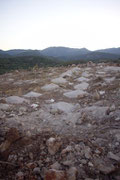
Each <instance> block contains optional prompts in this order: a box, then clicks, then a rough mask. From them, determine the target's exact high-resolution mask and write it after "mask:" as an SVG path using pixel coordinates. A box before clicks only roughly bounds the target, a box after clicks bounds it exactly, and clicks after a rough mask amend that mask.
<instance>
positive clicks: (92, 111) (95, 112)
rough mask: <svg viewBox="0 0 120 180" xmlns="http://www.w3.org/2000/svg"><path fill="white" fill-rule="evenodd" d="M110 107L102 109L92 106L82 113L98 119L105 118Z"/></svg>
mask: <svg viewBox="0 0 120 180" xmlns="http://www.w3.org/2000/svg"><path fill="white" fill-rule="evenodd" d="M107 109H108V107H104V106H103V107H100V106H91V107H86V108H84V109H83V110H82V111H84V112H86V113H87V114H88V115H90V116H93V117H96V118H103V117H104V116H105V115H106V111H107Z"/></svg>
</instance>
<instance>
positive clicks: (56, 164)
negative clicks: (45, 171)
mask: <svg viewBox="0 0 120 180" xmlns="http://www.w3.org/2000/svg"><path fill="white" fill-rule="evenodd" d="M50 167H51V169H56V170H60V169H61V165H60V164H59V163H58V162H55V163H54V164H52V165H51V166H50Z"/></svg>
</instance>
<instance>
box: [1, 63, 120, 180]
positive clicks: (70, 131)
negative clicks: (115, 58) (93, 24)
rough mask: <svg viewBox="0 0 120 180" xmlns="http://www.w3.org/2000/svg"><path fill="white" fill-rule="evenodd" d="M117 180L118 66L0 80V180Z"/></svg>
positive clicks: (119, 135)
mask: <svg viewBox="0 0 120 180" xmlns="http://www.w3.org/2000/svg"><path fill="white" fill-rule="evenodd" d="M7 179H17V180H24V179H25V180H84V179H85V180H109V179H110V180H120V66H119V64H117V65H116V64H104V63H102V64H97V65H96V64H92V63H89V64H84V65H78V66H75V65H72V66H68V67H52V68H51V67H50V68H40V69H33V71H14V72H12V73H6V74H4V75H1V76H0V180H7Z"/></svg>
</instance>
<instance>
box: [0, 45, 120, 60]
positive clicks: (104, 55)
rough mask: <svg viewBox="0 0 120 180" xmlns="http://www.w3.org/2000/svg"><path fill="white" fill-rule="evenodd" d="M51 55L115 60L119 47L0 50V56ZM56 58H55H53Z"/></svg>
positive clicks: (78, 58)
mask: <svg viewBox="0 0 120 180" xmlns="http://www.w3.org/2000/svg"><path fill="white" fill-rule="evenodd" d="M25 56H32V57H33V56H36V57H42V56H45V57H51V58H53V59H54V58H57V60H59V61H61V60H65V61H69V60H70V61H73V60H100V59H102V60H108V59H110V60H117V59H120V48H109V49H101V50H97V51H90V50H88V49H86V48H81V49H78V48H68V47H61V46H60V47H49V48H46V49H43V50H31V49H27V50H25V49H12V50H8V51H2V50H0V58H7V57H25ZM55 60H56V59H55Z"/></svg>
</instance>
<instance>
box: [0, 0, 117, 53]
mask: <svg viewBox="0 0 120 180" xmlns="http://www.w3.org/2000/svg"><path fill="white" fill-rule="evenodd" d="M49 46H66V47H73V48H82V47H86V48H88V49H90V50H96V49H102V48H110V47H120V0H0V49H3V50H7V49H18V48H19V49H44V48H46V47H49Z"/></svg>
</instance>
